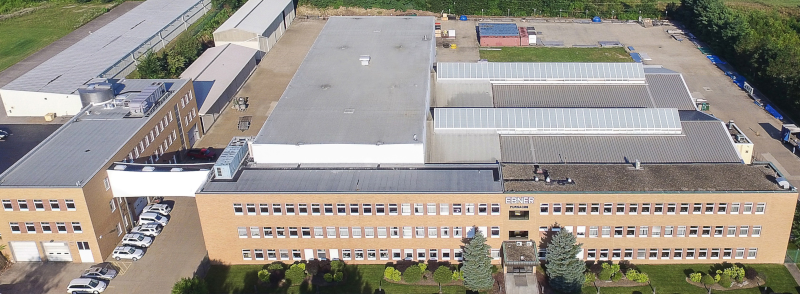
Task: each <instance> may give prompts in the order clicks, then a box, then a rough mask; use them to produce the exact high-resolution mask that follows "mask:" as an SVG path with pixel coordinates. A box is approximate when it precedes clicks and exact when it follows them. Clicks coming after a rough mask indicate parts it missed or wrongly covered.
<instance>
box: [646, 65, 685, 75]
mask: <svg viewBox="0 0 800 294" xmlns="http://www.w3.org/2000/svg"><path fill="white" fill-rule="evenodd" d="M644 73H645V74H676V73H678V72H677V71H674V70H671V69H668V68H664V67H662V66H660V65H645V66H644Z"/></svg>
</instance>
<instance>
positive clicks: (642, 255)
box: [636, 248, 647, 259]
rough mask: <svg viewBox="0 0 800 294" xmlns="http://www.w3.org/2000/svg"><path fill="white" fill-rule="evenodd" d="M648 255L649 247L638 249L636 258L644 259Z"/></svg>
mask: <svg viewBox="0 0 800 294" xmlns="http://www.w3.org/2000/svg"><path fill="white" fill-rule="evenodd" d="M646 256H647V249H643V248H640V249H637V250H636V259H644V258H645V257H646Z"/></svg>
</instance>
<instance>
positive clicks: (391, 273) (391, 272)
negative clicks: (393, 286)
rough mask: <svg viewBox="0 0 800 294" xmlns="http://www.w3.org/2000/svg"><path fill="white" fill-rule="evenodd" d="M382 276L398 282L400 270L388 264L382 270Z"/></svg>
mask: <svg viewBox="0 0 800 294" xmlns="http://www.w3.org/2000/svg"><path fill="white" fill-rule="evenodd" d="M383 277H384V278H386V279H387V280H390V281H395V282H399V281H400V271H399V270H397V269H395V268H393V267H391V266H388V267H386V270H384V271H383Z"/></svg>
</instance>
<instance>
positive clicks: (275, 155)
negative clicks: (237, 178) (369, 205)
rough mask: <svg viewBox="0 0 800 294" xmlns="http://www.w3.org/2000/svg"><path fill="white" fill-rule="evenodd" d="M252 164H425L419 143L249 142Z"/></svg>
mask: <svg viewBox="0 0 800 294" xmlns="http://www.w3.org/2000/svg"><path fill="white" fill-rule="evenodd" d="M252 154H253V159H254V160H255V162H256V163H292V164H295V163H300V164H307V163H419V164H422V163H425V150H424V148H423V144H422V143H421V142H420V143H418V144H384V145H374V144H370V145H365V144H362V145H357V144H305V145H299V146H298V145H281V144H253V150H252Z"/></svg>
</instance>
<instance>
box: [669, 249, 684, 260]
mask: <svg viewBox="0 0 800 294" xmlns="http://www.w3.org/2000/svg"><path fill="white" fill-rule="evenodd" d="M672 258H673V259H682V258H683V248H675V249H672Z"/></svg>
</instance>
